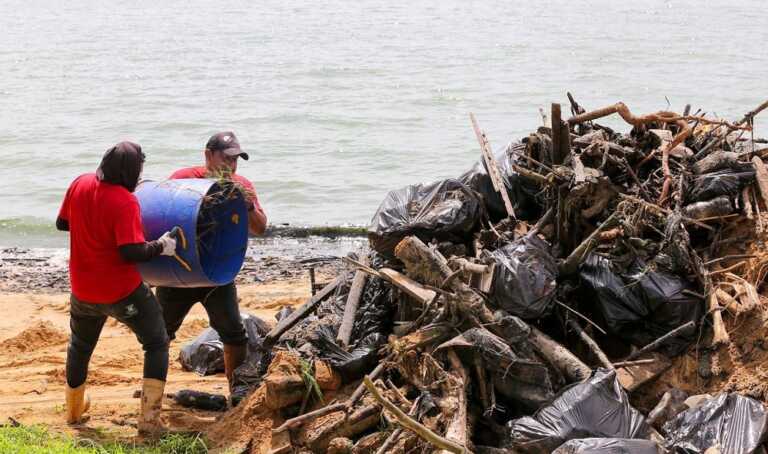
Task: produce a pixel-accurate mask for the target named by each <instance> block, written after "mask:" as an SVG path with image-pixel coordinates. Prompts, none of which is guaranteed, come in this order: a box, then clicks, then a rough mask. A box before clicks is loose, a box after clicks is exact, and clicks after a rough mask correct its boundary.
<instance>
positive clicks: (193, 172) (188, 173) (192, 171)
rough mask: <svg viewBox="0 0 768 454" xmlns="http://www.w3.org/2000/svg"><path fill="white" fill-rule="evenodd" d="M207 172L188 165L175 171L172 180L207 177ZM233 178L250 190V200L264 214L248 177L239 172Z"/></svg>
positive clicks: (203, 168) (248, 195)
mask: <svg viewBox="0 0 768 454" xmlns="http://www.w3.org/2000/svg"><path fill="white" fill-rule="evenodd" d="M207 172H208V170H207V169H206V168H205V167H187V168H184V169H179V170H177V171H175V172H173V175H171V180H176V179H180V178H206V173H207ZM232 178H233V179H234V180H235V181H236V182H238V183H239V184H241V185H242V186H243V187H244V188H245V189H246V191H247V192H248V194H247V198H248V199H249V200H248V202H250V203H252V204H253V208H254V209H255V210H256V212H258V213H261V214H262V215H264V210H263V209H262V208H261V204H260V203H259V197H258V196H257V195H256V190H255V189H254V188H253V184H252V183H251V182H250V181H249V180H248V178H245V177H243V176H240V175H238V174H234V175H232Z"/></svg>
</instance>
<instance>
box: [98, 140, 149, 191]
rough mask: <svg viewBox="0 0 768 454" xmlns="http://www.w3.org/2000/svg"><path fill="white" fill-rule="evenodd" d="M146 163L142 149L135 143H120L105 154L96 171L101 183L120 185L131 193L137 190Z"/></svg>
mask: <svg viewBox="0 0 768 454" xmlns="http://www.w3.org/2000/svg"><path fill="white" fill-rule="evenodd" d="M143 163H144V153H142V151H141V147H140V146H139V145H138V144H135V143H133V142H120V143H118V144H117V145H115V146H114V147H112V148H110V149H109V150H107V152H106V153H104V157H103V158H101V164H99V168H98V169H96V177H97V178H98V179H99V181H102V182H104V183H110V184H118V185H120V186H122V187H124V188H125V189H127V190H128V191H130V192H133V191H134V190H135V189H136V185H138V184H139V175H141V166H142V164H143Z"/></svg>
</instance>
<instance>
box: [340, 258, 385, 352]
mask: <svg viewBox="0 0 768 454" xmlns="http://www.w3.org/2000/svg"><path fill="white" fill-rule="evenodd" d="M372 263H373V264H374V266H375V265H376V264H377V261H376V260H375V259H374V260H373V261H372ZM396 309H397V301H396V300H395V293H394V291H393V289H392V284H390V283H389V282H387V281H385V280H384V279H381V278H379V277H374V276H369V277H368V279H367V280H366V282H365V287H363V293H362V295H361V296H360V305H359V306H358V308H357V313H356V314H355V323H354V325H353V327H352V337H351V340H350V342H351V343H352V344H353V345H354V344H356V343H357V342H358V341H359V340H361V339H364V338H366V337H368V336H370V335H372V334H386V333H390V332H392V325H393V324H394V314H395V310H396Z"/></svg>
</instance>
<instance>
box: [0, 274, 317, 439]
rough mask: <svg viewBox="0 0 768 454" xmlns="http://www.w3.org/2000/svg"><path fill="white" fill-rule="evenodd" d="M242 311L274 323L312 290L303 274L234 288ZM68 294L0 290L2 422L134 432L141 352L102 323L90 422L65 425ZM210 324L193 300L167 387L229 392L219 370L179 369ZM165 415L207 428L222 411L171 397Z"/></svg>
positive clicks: (175, 345) (122, 331)
mask: <svg viewBox="0 0 768 454" xmlns="http://www.w3.org/2000/svg"><path fill="white" fill-rule="evenodd" d="M238 292H239V296H240V299H241V301H240V307H241V310H243V311H247V312H250V313H252V314H254V315H256V316H259V317H261V318H263V319H264V320H265V321H268V322H274V317H273V316H274V314H275V313H276V312H277V311H278V310H279V309H280V308H281V307H283V306H286V305H291V306H293V305H298V304H301V303H302V302H304V301H305V299H306V298H307V297H309V295H310V289H309V283H308V281H307V280H306V278H303V279H289V280H282V281H280V280H278V281H271V282H269V283H261V284H250V285H241V286H239V287H238ZM68 308H69V306H68V294H66V293H55V294H40V293H0V310H1V311H2V314H3V316H2V317H0V421H2V423H5V422H7V421H8V419H9V418H13V419H14V420H16V421H18V422H20V423H22V424H45V425H46V426H48V427H49V428H50V429H51V430H53V431H60V432H68V433H74V434H75V435H80V436H89V437H92V436H94V435H99V434H101V435H103V434H108V435H109V436H110V437H111V436H114V437H115V438H131V437H133V436H134V435H135V424H136V417H137V413H138V408H139V400H138V399H134V398H133V394H134V391H136V390H137V389H139V388H140V386H141V376H142V366H143V353H142V350H141V346H140V345H139V343H138V342H137V341H136V339H135V337H134V335H133V334H132V333H131V332H130V331H129V330H128V329H127V328H125V327H124V326H122V325H121V324H119V323H112V322H109V323H107V324H106V325H105V327H104V330H103V331H102V334H101V339H100V341H99V344H98V345H97V347H96V350H95V351H94V354H93V357H92V359H91V365H90V370H89V374H88V381H87V389H88V394H89V395H90V396H91V399H92V407H91V410H90V411H89V414H90V419H89V420H88V421H87V422H86V423H85V424H83V425H82V427H70V426H68V425H66V424H65V423H64V405H63V404H64V385H65V375H64V367H65V360H66V349H67V342H68V339H69V328H68V323H69V314H68ZM207 326H208V321H207V316H206V314H205V311H204V310H203V309H202V307H201V306H200V305H196V306H195V307H194V308H193V310H192V311H191V312H190V315H189V316H188V317H187V319H186V320H185V322H184V325H183V326H182V328H181V329H180V330H179V333H178V335H177V337H178V338H177V340H175V341H173V342H172V343H171V352H170V358H171V362H170V370H169V375H168V385H167V388H166V392H169V393H172V392H175V391H178V390H181V389H195V390H201V391H208V392H213V393H220V394H227V382H226V378H225V377H224V375H223V374H218V375H215V376H208V377H200V376H198V375H196V374H194V373H190V372H184V371H183V370H182V369H181V367H180V365H179V362H178V360H177V358H178V354H179V349H180V348H181V346H182V345H184V343H186V342H187V341H189V340H190V339H192V338H194V337H195V336H196V335H198V334H199V333H200V332H201V331H202V330H203V329H205V328H206V327H207ZM163 413H164V419H165V420H166V421H167V423H168V424H169V425H170V426H171V427H172V428H173V429H176V430H183V431H185V430H189V431H205V430H206V429H207V428H208V427H209V426H210V424H211V423H212V422H214V421H215V420H216V419H217V418H218V417H221V415H222V413H216V412H206V411H199V410H190V409H187V408H183V407H180V406H177V405H176V404H175V403H173V402H172V401H171V400H170V399H166V400H165V403H164V411H163Z"/></svg>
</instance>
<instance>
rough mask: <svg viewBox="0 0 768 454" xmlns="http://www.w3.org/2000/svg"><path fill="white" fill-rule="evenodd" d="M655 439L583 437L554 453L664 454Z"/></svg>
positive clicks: (566, 444) (553, 453)
mask: <svg viewBox="0 0 768 454" xmlns="http://www.w3.org/2000/svg"><path fill="white" fill-rule="evenodd" d="M663 452H664V451H663V450H662V449H661V446H659V445H658V444H657V443H656V442H655V441H651V440H628V439H625V438H582V439H580V440H571V441H569V442H567V443H565V444H564V445H562V446H560V447H559V448H557V449H555V450H554V451H553V452H552V454H662V453H663Z"/></svg>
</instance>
